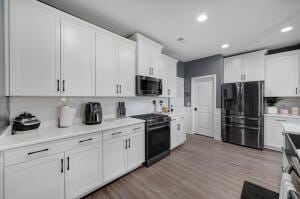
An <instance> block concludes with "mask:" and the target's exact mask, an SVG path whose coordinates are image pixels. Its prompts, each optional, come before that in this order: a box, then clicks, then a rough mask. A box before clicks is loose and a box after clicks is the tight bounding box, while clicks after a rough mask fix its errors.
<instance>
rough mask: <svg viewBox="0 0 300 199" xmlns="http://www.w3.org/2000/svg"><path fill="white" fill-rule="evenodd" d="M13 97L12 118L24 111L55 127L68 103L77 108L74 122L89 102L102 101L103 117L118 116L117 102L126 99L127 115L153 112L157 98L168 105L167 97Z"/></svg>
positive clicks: (75, 122)
mask: <svg viewBox="0 0 300 199" xmlns="http://www.w3.org/2000/svg"><path fill="white" fill-rule="evenodd" d="M62 99H63V97H11V99H10V110H11V116H10V117H11V119H13V118H15V117H16V116H17V115H19V114H20V113H22V112H24V111H28V112H30V113H32V114H34V115H36V116H37V117H38V118H39V119H40V120H41V121H42V125H41V127H55V126H57V124H58V112H59V108H60V107H61V106H62V105H64V104H66V105H69V106H71V107H74V108H76V114H75V119H74V124H81V123H82V121H83V116H84V107H85V103H87V102H90V101H91V102H100V103H101V105H102V111H103V118H104V119H106V118H114V117H116V109H117V102H119V101H124V102H125V105H126V111H127V116H130V115H138V114H145V113H152V112H153V111H154V106H153V104H152V101H153V100H154V99H155V100H156V101H157V104H159V103H158V102H159V100H163V102H164V104H163V105H164V106H167V105H168V99H167V98H150V97H134V98H103V97H102V98H97V97H91V98H89V97H66V98H65V99H66V101H65V102H63V100H62Z"/></svg>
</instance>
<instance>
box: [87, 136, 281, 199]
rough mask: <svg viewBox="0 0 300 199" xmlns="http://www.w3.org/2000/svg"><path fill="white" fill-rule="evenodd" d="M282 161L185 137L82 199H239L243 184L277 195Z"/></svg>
mask: <svg viewBox="0 0 300 199" xmlns="http://www.w3.org/2000/svg"><path fill="white" fill-rule="evenodd" d="M281 162H282V156H281V153H279V152H273V151H269V150H263V151H260V150H255V149H249V148H246V147H240V146H236V145H232V144H227V143H222V142H218V141H215V140H213V139H211V138H207V137H203V136H199V135H189V136H188V140H187V142H186V144H185V145H183V146H181V147H179V148H177V149H175V150H174V151H173V152H172V153H171V155H170V156H168V157H167V158H165V159H163V160H161V161H160V162H158V163H156V164H155V165H153V166H151V167H149V168H145V167H142V168H139V169H137V170H135V171H133V172H131V173H130V174H128V175H126V176H124V177H122V178H120V179H118V180H117V181H115V182H113V183H111V184H109V185H107V186H105V187H103V188H101V189H99V190H98V191H96V192H94V193H92V194H90V195H89V196H87V197H86V199H106V198H107V199H119V198H122V199H143V198H153V199H154V198H155V199H156V198H161V199H168V198H170V199H177V198H178V199H181V198H182V199H197V198H199V199H202V198H203V199H239V198H240V194H241V191H242V186H243V182H244V181H245V180H247V181H249V182H252V183H255V184H258V185H260V186H263V187H265V188H268V189H271V190H273V191H276V192H279V184H280V178H281Z"/></svg>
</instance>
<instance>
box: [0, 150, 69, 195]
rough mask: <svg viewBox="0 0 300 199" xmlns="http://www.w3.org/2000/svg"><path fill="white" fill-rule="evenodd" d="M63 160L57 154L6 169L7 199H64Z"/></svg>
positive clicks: (60, 155) (61, 155) (62, 156)
mask: <svg viewBox="0 0 300 199" xmlns="http://www.w3.org/2000/svg"><path fill="white" fill-rule="evenodd" d="M63 158H64V155H63V154H57V155H52V156H48V157H45V158H40V159H37V160H32V161H28V162H25V163H21V164H17V165H13V166H9V167H6V168H5V170H4V172H5V179H4V184H5V191H4V193H5V199H17V198H22V199H33V198H43V199H63V198H64V170H63V167H62V161H63Z"/></svg>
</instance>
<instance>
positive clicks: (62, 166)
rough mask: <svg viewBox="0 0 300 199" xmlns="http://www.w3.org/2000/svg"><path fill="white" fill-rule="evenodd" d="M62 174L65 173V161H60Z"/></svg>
mask: <svg viewBox="0 0 300 199" xmlns="http://www.w3.org/2000/svg"><path fill="white" fill-rule="evenodd" d="M60 172H61V173H63V172H64V159H60Z"/></svg>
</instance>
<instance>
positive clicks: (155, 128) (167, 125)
mask: <svg viewBox="0 0 300 199" xmlns="http://www.w3.org/2000/svg"><path fill="white" fill-rule="evenodd" d="M169 126H170V125H169V124H166V125H163V126H157V127H153V128H151V127H150V128H148V132H150V131H155V130H157V129H163V128H165V127H169Z"/></svg>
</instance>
